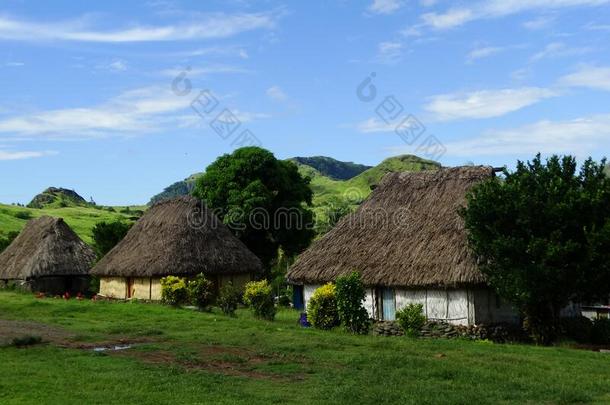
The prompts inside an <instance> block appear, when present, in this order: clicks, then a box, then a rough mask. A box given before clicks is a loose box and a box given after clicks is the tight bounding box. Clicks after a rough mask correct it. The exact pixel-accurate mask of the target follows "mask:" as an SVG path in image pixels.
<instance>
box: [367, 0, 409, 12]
mask: <svg viewBox="0 0 610 405" xmlns="http://www.w3.org/2000/svg"><path fill="white" fill-rule="evenodd" d="M402 6H403V2H402V1H401V0H373V3H372V4H371V5H370V6H369V8H368V11H369V12H371V13H373V14H392V13H395V12H396V11H398V10H400V9H401V8H402Z"/></svg>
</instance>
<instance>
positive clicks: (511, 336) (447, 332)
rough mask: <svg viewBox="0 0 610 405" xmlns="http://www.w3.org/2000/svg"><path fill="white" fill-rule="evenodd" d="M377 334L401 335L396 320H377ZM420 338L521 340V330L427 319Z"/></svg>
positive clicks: (375, 333) (375, 328) (375, 331)
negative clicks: (453, 323) (455, 323)
mask: <svg viewBox="0 0 610 405" xmlns="http://www.w3.org/2000/svg"><path fill="white" fill-rule="evenodd" d="M373 334H374V335H377V336H403V335H404V332H403V331H402V329H401V327H400V325H399V324H398V322H394V321H379V322H377V323H375V326H374V327H373ZM420 336H421V337H422V338H429V339H432V338H445V339H455V338H462V339H470V340H485V339H488V340H492V341H494V342H497V343H505V342H516V341H523V340H524V339H525V337H524V334H523V331H521V330H520V329H519V328H518V327H514V326H511V325H503V324H498V325H468V326H466V325H451V324H449V323H446V322H439V321H427V322H426V323H425V325H424V327H423V328H422V330H421V331H420Z"/></svg>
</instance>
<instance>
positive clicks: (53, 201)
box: [27, 187, 89, 208]
mask: <svg viewBox="0 0 610 405" xmlns="http://www.w3.org/2000/svg"><path fill="white" fill-rule="evenodd" d="M85 205H89V204H88V203H87V201H86V200H85V199H84V198H83V197H81V196H80V195H78V193H77V192H76V191H74V190H69V189H66V188H61V187H49V188H47V189H46V190H44V191H43V192H42V193H40V194H38V195H37V196H36V197H34V198H33V199H32V201H30V203H29V204H28V205H27V206H28V208H48V207H55V208H59V207H70V206H85Z"/></svg>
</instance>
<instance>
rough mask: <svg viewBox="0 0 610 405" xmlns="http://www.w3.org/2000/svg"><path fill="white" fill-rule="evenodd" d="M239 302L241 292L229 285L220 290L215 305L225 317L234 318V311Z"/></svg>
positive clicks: (231, 284)
mask: <svg viewBox="0 0 610 405" xmlns="http://www.w3.org/2000/svg"><path fill="white" fill-rule="evenodd" d="M240 301H241V291H240V290H239V288H237V287H235V286H234V285H233V283H229V284H227V285H225V286H223V287H222V288H221V289H220V292H219V294H218V300H217V304H218V307H219V308H220V310H221V311H222V312H223V313H224V314H225V315H229V316H235V310H236V309H237V306H238V305H239V303H240Z"/></svg>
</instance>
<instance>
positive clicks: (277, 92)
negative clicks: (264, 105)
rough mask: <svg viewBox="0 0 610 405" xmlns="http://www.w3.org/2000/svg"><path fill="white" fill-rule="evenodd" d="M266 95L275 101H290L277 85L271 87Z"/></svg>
mask: <svg viewBox="0 0 610 405" xmlns="http://www.w3.org/2000/svg"><path fill="white" fill-rule="evenodd" d="M265 93H266V94H267V97H269V98H270V99H271V100H274V101H286V100H287V99H288V96H286V93H284V90H282V88H281V87H280V86H277V85H276V86H271V87H269V88H268V89H267V91H266V92H265Z"/></svg>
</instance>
